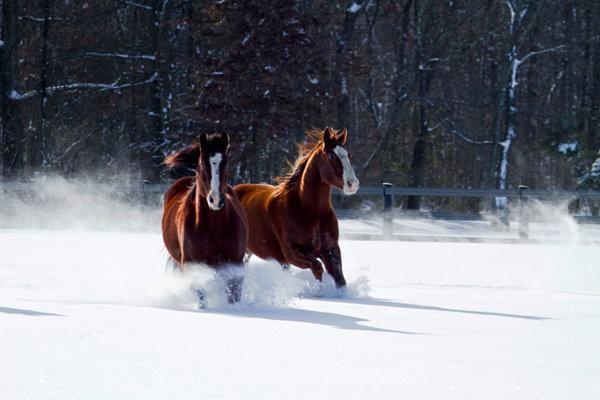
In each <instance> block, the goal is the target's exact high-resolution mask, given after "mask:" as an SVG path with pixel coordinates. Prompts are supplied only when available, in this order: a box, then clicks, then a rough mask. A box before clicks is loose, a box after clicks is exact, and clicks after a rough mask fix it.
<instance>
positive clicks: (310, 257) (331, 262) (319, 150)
mask: <svg viewBox="0 0 600 400" xmlns="http://www.w3.org/2000/svg"><path fill="white" fill-rule="evenodd" d="M336 133H337V131H333V130H332V129H330V128H327V129H325V130H324V131H318V130H314V131H311V132H308V141H307V143H304V144H299V145H298V150H299V156H298V159H297V160H296V163H295V165H294V166H293V170H292V171H291V172H290V173H289V175H288V176H287V177H283V178H280V179H279V180H278V182H279V185H278V186H271V185H267V184H260V185H257V184H242V185H238V186H236V187H235V188H234V191H235V193H236V194H237V196H238V198H239V199H240V202H241V203H242V206H243V207H244V210H246V214H247V215H248V222H249V224H250V237H249V239H248V250H249V251H250V252H251V253H253V254H256V255H257V256H259V257H260V258H264V259H269V258H272V259H275V260H277V261H278V262H279V263H281V264H283V265H288V264H292V265H295V266H297V267H300V268H310V269H311V271H312V273H313V275H314V276H315V278H316V279H317V282H318V287H317V290H316V292H315V296H318V297H320V296H323V286H322V276H323V267H322V265H321V262H319V259H320V260H321V261H322V262H323V264H324V265H325V268H326V269H327V272H328V273H329V274H330V275H331V276H332V277H333V279H334V281H335V285H336V287H337V288H338V290H340V291H341V292H342V293H343V292H344V291H345V287H346V279H345V278H344V274H343V272H342V256H341V252H340V247H339V245H338V238H339V227H338V221H337V217H336V215H335V212H334V211H333V207H332V206H331V187H332V186H335V187H336V188H338V189H340V190H343V191H344V193H345V194H354V193H356V191H357V190H358V186H359V182H358V179H357V178H356V175H355V173H354V170H353V169H352V167H351V165H350V154H349V153H348V151H347V150H346V148H345V147H344V143H345V142H346V137H347V131H346V130H345V129H344V132H342V133H341V134H340V135H339V136H336Z"/></svg>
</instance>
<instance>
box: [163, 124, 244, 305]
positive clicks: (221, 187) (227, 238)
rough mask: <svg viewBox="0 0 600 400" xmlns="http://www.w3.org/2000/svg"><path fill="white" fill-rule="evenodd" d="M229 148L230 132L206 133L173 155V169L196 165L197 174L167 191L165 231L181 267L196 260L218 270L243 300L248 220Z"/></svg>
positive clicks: (232, 295)
mask: <svg viewBox="0 0 600 400" xmlns="http://www.w3.org/2000/svg"><path fill="white" fill-rule="evenodd" d="M228 147H229V136H228V135H227V133H225V132H223V133H222V134H215V135H207V134H205V133H203V134H202V135H201V136H200V143H199V144H195V145H193V146H190V147H188V148H185V149H183V150H181V151H179V152H178V153H176V154H173V155H171V156H169V157H167V159H166V160H165V163H166V164H168V165H169V168H173V167H186V168H190V169H194V170H195V171H196V176H194V177H185V178H181V179H179V180H178V181H176V182H175V183H174V184H173V185H172V186H171V187H170V188H169V189H168V190H167V192H166V193H165V209H164V213H163V219H162V232H163V240H164V242H165V246H166V247H167V250H168V252H169V254H170V255H171V257H172V258H173V260H174V261H175V263H176V266H177V268H179V270H181V271H184V270H185V266H186V264H187V263H190V262H192V263H203V264H206V265H208V266H209V267H212V268H214V269H216V270H217V273H221V274H222V275H223V276H224V277H225V279H226V281H227V286H228V289H227V290H228V295H229V302H230V303H233V302H236V301H239V300H240V299H241V290H242V283H243V279H244V275H243V266H244V255H245V252H246V244H247V242H248V220H247V218H246V214H245V212H244V210H243V209H242V206H241V204H240V202H239V201H238V199H237V197H236V195H235V193H234V192H233V189H232V188H231V186H229V185H228V184H227V170H226V167H227V148H228ZM200 297H201V299H200V300H201V301H202V300H203V299H202V294H200Z"/></svg>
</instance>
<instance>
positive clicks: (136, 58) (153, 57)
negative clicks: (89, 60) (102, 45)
mask: <svg viewBox="0 0 600 400" xmlns="http://www.w3.org/2000/svg"><path fill="white" fill-rule="evenodd" d="M87 55H88V56H96V57H114V58H126V59H131V60H139V59H142V60H152V61H154V60H156V57H155V56H132V55H129V54H114V53H87Z"/></svg>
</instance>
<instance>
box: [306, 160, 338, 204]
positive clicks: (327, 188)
mask: <svg viewBox="0 0 600 400" xmlns="http://www.w3.org/2000/svg"><path fill="white" fill-rule="evenodd" d="M299 196H300V201H301V202H302V204H303V205H306V206H310V207H311V208H313V209H315V210H319V209H322V208H325V207H328V206H331V185H330V184H328V183H325V182H323V180H322V179H321V171H320V168H319V160H318V156H312V157H311V159H310V160H309V161H308V163H307V165H306V168H305V170H304V172H303V174H302V179H301V181H300V185H299Z"/></svg>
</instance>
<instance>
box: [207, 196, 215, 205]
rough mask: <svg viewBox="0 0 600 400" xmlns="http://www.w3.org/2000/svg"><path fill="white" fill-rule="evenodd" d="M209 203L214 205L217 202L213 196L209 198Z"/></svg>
mask: <svg viewBox="0 0 600 400" xmlns="http://www.w3.org/2000/svg"><path fill="white" fill-rule="evenodd" d="M208 202H209V203H210V204H212V203H214V202H215V201H214V200H213V198H212V196H209V197H208Z"/></svg>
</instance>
